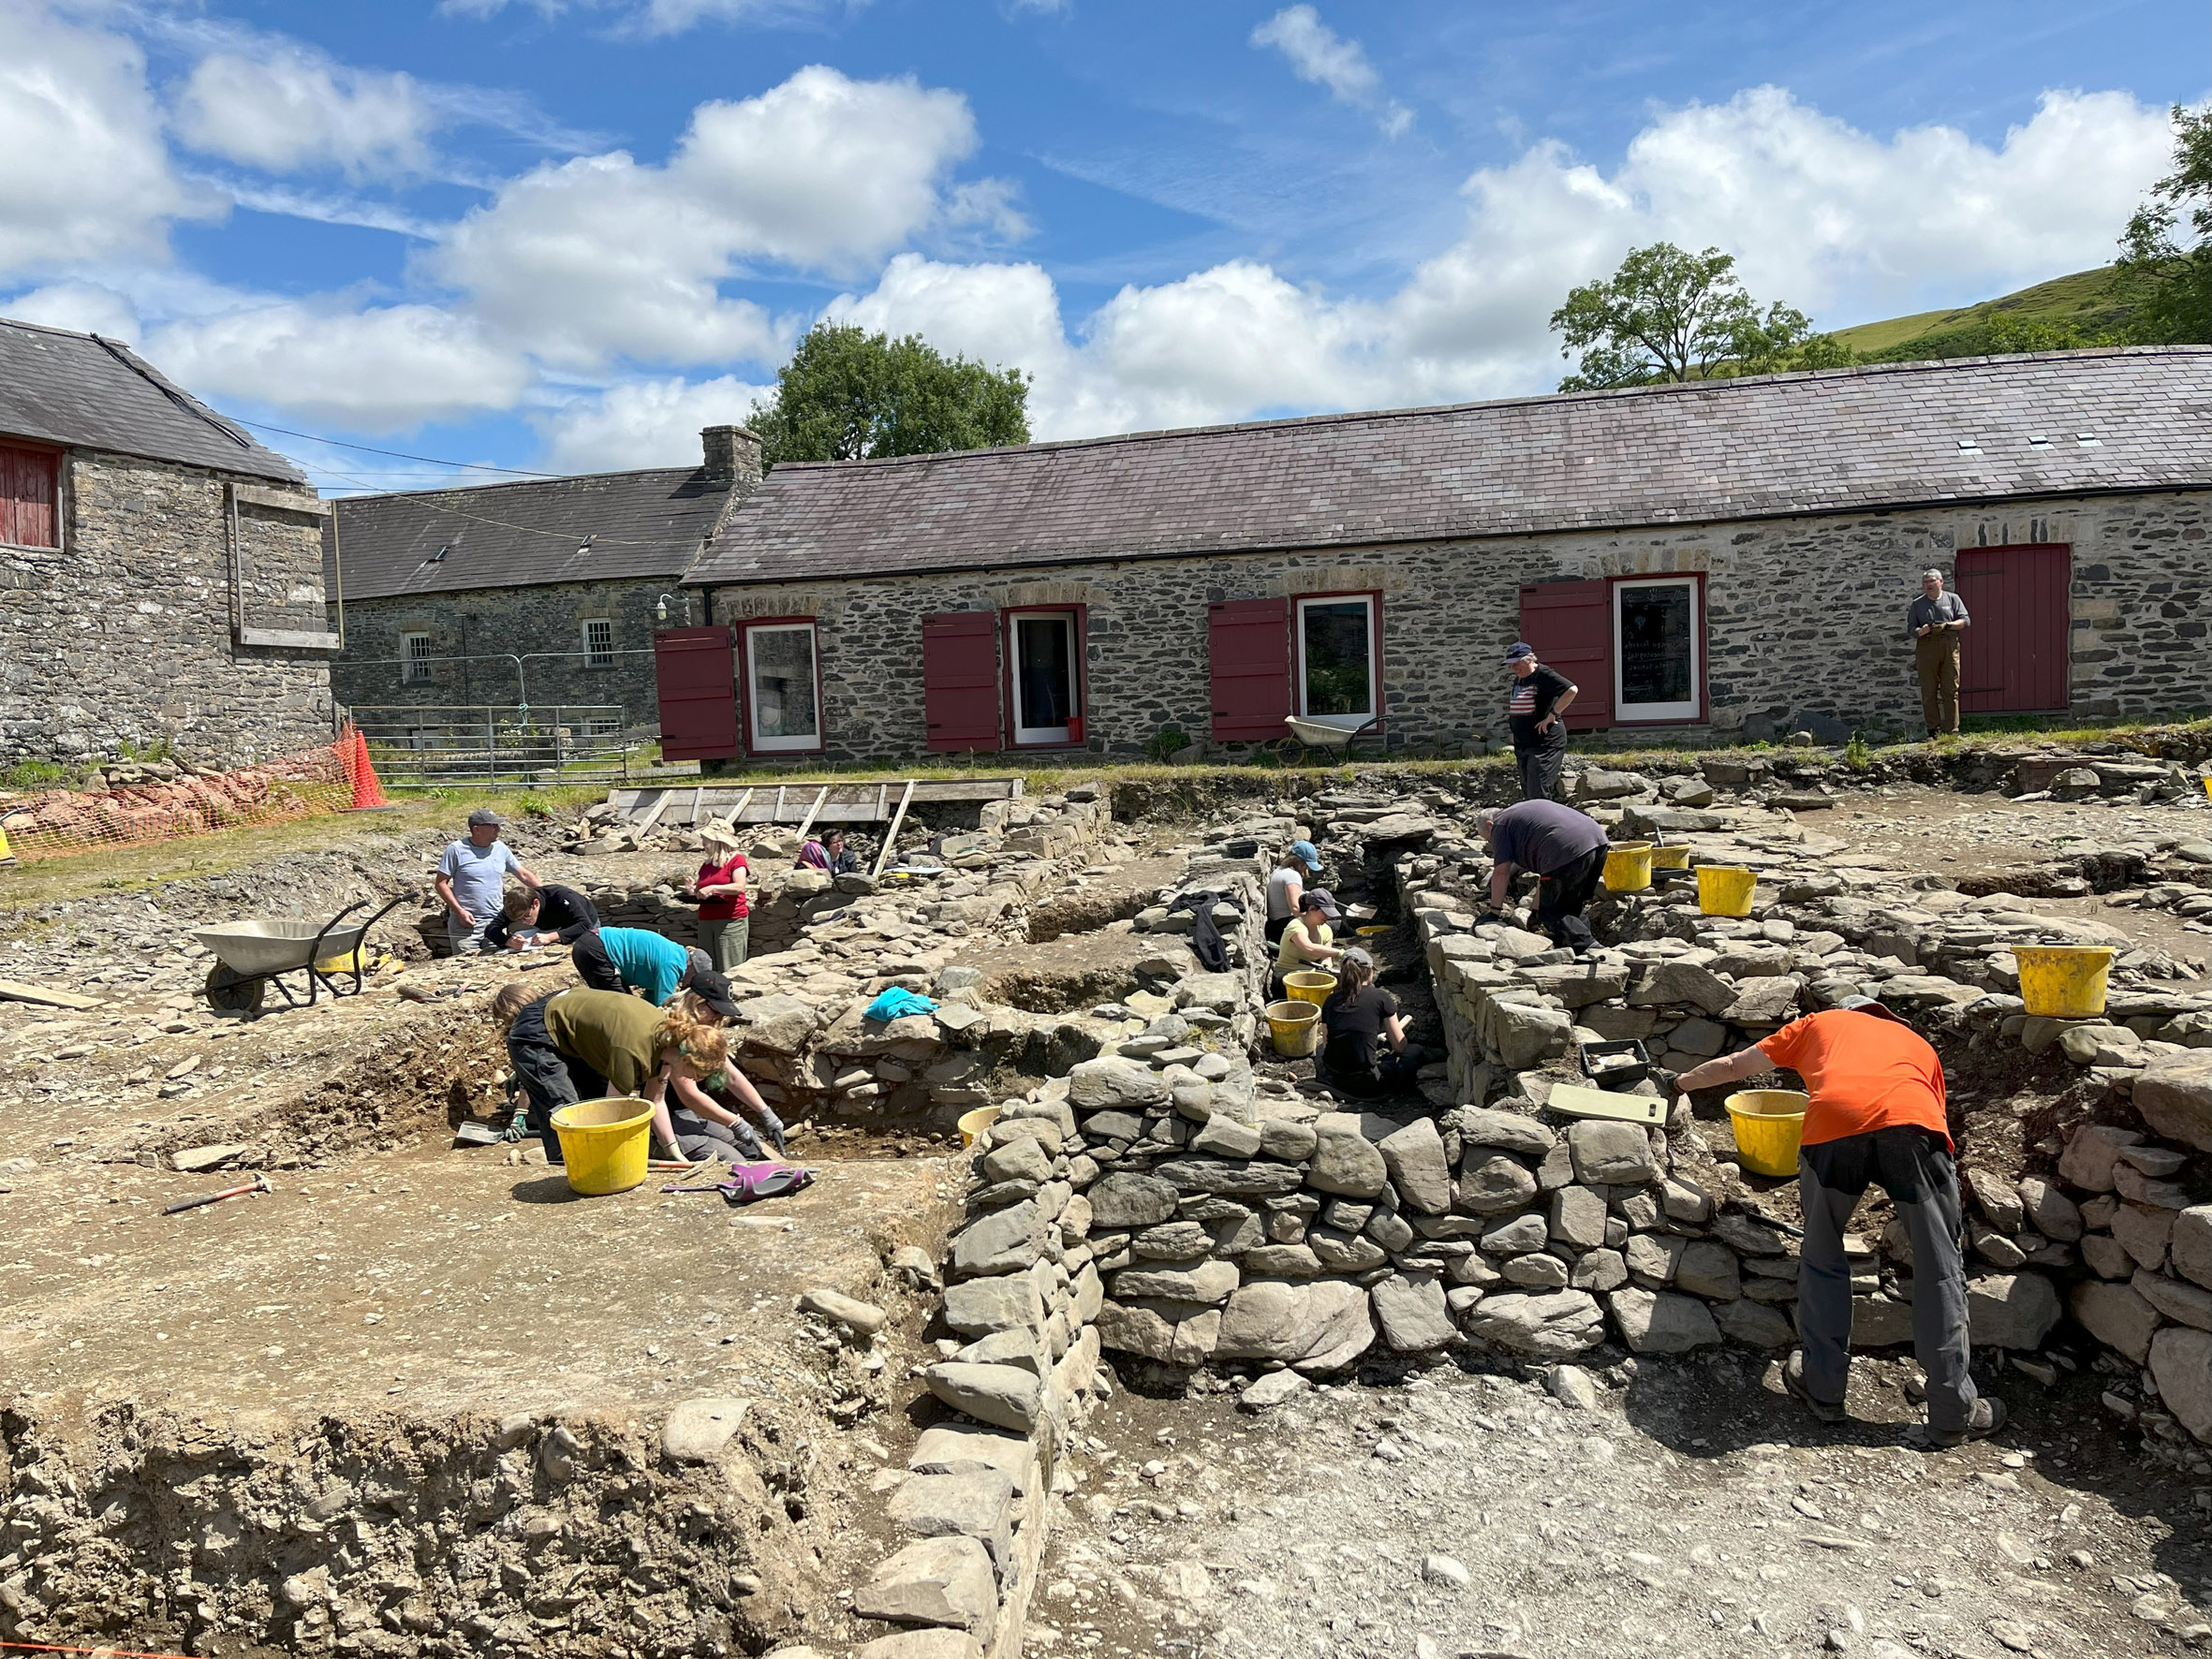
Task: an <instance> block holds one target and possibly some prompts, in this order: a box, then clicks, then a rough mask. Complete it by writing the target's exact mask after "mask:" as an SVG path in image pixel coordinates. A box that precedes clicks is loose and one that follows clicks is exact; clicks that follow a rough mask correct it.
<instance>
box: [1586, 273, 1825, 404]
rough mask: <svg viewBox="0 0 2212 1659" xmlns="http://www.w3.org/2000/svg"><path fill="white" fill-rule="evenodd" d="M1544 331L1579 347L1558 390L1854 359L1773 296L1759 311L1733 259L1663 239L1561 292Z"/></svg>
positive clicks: (1817, 366)
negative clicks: (1607, 273)
mask: <svg viewBox="0 0 2212 1659" xmlns="http://www.w3.org/2000/svg"><path fill="white" fill-rule="evenodd" d="M1552 327H1553V329H1554V330H1556V331H1557V332H1558V334H1559V337H1560V346H1559V355H1560V356H1561V357H1571V356H1573V355H1574V353H1576V352H1578V351H1579V352H1580V353H1582V360H1581V362H1580V363H1579V364H1578V365H1577V372H1576V373H1575V374H1570V375H1568V376H1567V377H1566V378H1565V379H1564V380H1562V381H1560V382H1559V389H1560V390H1561V391H1588V390H1591V389H1597V388H1600V387H1612V386H1649V385H1652V384H1654V383H1657V382H1660V381H1669V380H1703V379H1708V378H1712V377H1715V376H1718V375H1727V374H1774V373H1777V372H1778V371H1781V370H1784V369H1827V368H1836V367H1840V366H1841V365H1843V364H1846V363H1850V362H1854V361H1856V359H1855V358H1854V357H1853V356H1852V354H1851V350H1850V348H1849V347H1847V346H1845V345H1842V344H1841V343H1840V342H1838V341H1837V340H1836V337H1835V336H1834V335H1832V334H1817V333H1815V332H1814V331H1813V326H1812V319H1811V318H1810V317H1808V316H1806V315H1805V313H1804V312H1802V311H1799V310H1797V309H1795V308H1794V307H1792V306H1788V305H1783V304H1781V303H1779V302H1777V303H1775V304H1772V305H1769V306H1767V307H1766V308H1765V310H1763V311H1762V310H1761V309H1760V306H1759V301H1756V300H1754V299H1752V297H1751V295H1750V293H1749V292H1748V291H1747V289H1746V288H1745V286H1744V285H1743V282H1742V280H1741V279H1740V278H1739V277H1737V275H1736V274H1735V257H1734V256H1733V255H1732V254H1724V253H1722V252H1721V251H1720V250H1719V249H1718V248H1707V249H1706V250H1705V251H1704V252H1703V253H1702V254H1691V253H1686V252H1684V251H1683V250H1682V249H1681V248H1678V247H1676V246H1675V245H1674V243H1673V242H1654V243H1653V244H1652V245H1651V246H1650V247H1647V248H1636V249H1634V250H1632V251H1631V252H1630V255H1629V257H1627V258H1625V259H1623V260H1622V261H1621V265H1620V269H1619V270H1618V271H1616V272H1614V273H1613V275H1612V276H1611V277H1609V278H1607V279H1606V280H1605V281H1603V282H1594V283H1585V284H1583V285H1582V286H1580V287H1577V288H1572V289H1571V290H1569V292H1568V295H1567V302H1566V303H1565V304H1564V305H1562V306H1560V307H1559V309H1558V310H1556V311H1555V312H1553V313H1552Z"/></svg>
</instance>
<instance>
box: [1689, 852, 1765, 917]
mask: <svg viewBox="0 0 2212 1659" xmlns="http://www.w3.org/2000/svg"><path fill="white" fill-rule="evenodd" d="M1758 890H1759V873H1758V872H1757V871H1755V870H1737V869H1734V868H1733V867H1732V866H1730V865H1726V864H1700V865H1699V866H1698V908H1699V909H1700V910H1702V911H1703V912H1704V913H1705V914H1706V915H1707V916H1748V915H1750V914H1751V895H1752V894H1754V893H1756V892H1757V891H1758Z"/></svg>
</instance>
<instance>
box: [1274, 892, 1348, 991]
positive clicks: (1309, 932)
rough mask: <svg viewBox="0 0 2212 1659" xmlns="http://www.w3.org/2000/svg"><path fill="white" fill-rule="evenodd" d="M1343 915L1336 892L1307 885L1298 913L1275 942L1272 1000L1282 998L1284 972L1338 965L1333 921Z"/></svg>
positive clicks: (1301, 896) (1296, 972)
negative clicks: (1337, 901)
mask: <svg viewBox="0 0 2212 1659" xmlns="http://www.w3.org/2000/svg"><path fill="white" fill-rule="evenodd" d="M1342 915H1343V913H1342V912H1341V911H1339V910H1338V909H1337V908H1336V895H1335V894H1334V893H1332V892H1331V891H1329V889H1328V888H1306V889H1305V891H1304V892H1303V893H1301V894H1300V895H1299V896H1298V915H1297V917H1296V918H1294V919H1293V920H1292V921H1291V923H1290V926H1289V927H1287V928H1285V929H1284V930H1283V936H1282V937H1281V938H1280V939H1279V940H1277V941H1276V947H1275V976H1274V978H1273V979H1272V980H1271V981H1270V982H1269V988H1268V993H1267V994H1268V997H1269V999H1270V1000H1271V1001H1275V1002H1280V1001H1281V1000H1282V996H1283V976H1284V975H1285V974H1303V973H1305V972H1307V971H1309V970H1311V969H1315V968H1333V967H1335V965H1336V933H1335V929H1334V928H1332V927H1331V926H1330V924H1331V923H1332V922H1335V921H1337V920H1339V919H1341V918H1342Z"/></svg>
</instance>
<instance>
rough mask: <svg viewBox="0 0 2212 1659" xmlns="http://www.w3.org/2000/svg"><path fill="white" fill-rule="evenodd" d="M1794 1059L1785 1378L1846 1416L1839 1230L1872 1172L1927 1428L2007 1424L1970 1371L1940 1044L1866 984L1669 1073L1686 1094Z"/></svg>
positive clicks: (1830, 1414)
mask: <svg viewBox="0 0 2212 1659" xmlns="http://www.w3.org/2000/svg"><path fill="white" fill-rule="evenodd" d="M1783 1065H1786V1066H1788V1067H1789V1068H1790V1069H1791V1070H1792V1071H1794V1072H1796V1073H1797V1075H1798V1076H1799V1077H1801V1078H1803V1079H1805V1087H1806V1093H1807V1094H1810V1095H1811V1097H1812V1098H1811V1104H1810V1105H1809V1106H1807V1107H1806V1113H1805V1132H1804V1135H1803V1136H1802V1138H1801V1139H1800V1141H1799V1149H1800V1150H1799V1152H1798V1159H1797V1187H1798V1193H1799V1197H1800V1198H1801V1200H1802V1202H1803V1205H1804V1209H1805V1243H1804V1247H1803V1249H1802V1251H1801V1253H1800V1255H1799V1258H1798V1263H1797V1335H1798V1340H1799V1342H1800V1343H1802V1344H1803V1345H1802V1346H1801V1347H1800V1348H1799V1349H1798V1351H1797V1352H1796V1353H1794V1354H1792V1355H1791V1356H1790V1359H1789V1362H1788V1363H1787V1364H1786V1365H1784V1366H1783V1368H1782V1383H1783V1386H1784V1387H1787V1388H1788V1389H1789V1390H1790V1392H1791V1393H1792V1394H1793V1395H1795V1396H1796V1397H1797V1398H1798V1399H1799V1400H1801V1401H1803V1402H1805V1403H1806V1405H1807V1406H1808V1407H1810V1408H1811V1410H1812V1413H1813V1415H1814V1416H1815V1417H1819V1418H1820V1419H1821V1421H1822V1422H1824V1423H1839V1422H1842V1421H1843V1420H1844V1419H1845V1417H1846V1416H1847V1414H1846V1412H1845V1409H1844V1403H1843V1400H1844V1391H1845V1389H1846V1387H1847V1386H1848V1384H1849V1382H1850V1377H1851V1266H1850V1264H1849V1263H1848V1262H1847V1261H1846V1260H1845V1259H1844V1253H1843V1234H1844V1229H1845V1228H1846V1227H1847V1226H1850V1225H1851V1212H1852V1211H1854V1210H1856V1209H1857V1208H1858V1207H1859V1200H1860V1199H1861V1198H1862V1197H1865V1193H1866V1189H1867V1187H1869V1186H1871V1185H1873V1184H1875V1183H1876V1182H1880V1185H1881V1186H1882V1188H1883V1190H1885V1191H1886V1192H1887V1193H1888V1194H1889V1196H1890V1201H1891V1202H1892V1203H1894V1204H1895V1206H1896V1207H1897V1213H1898V1215H1899V1216H1901V1217H1902V1218H1903V1219H1904V1222H1905V1226H1906V1229H1907V1232H1908V1234H1909V1235H1910V1238H1911V1241H1912V1348H1913V1352H1914V1353H1915V1354H1917V1355H1918V1356H1919V1358H1920V1363H1921V1369H1922V1370H1924V1372H1926V1373H1927V1386H1928V1434H1929V1438H1931V1439H1932V1440H1933V1441H1935V1443H1936V1444H1937V1445H1939V1446H1963V1445H1964V1444H1965V1443H1966V1442H1968V1441H1969V1440H1974V1439H1978V1438H1980V1437H1981V1436H1982V1435H1984V1434H1989V1433H1993V1432H1995V1431H1997V1430H1998V1429H1999V1428H2001V1427H2003V1425H2004V1420H2005V1402H2003V1401H2001V1400H1998V1399H1995V1398H1985V1397H1983V1396H1980V1395H1978V1394H1977V1393H1976V1391H1975V1388H1974V1381H1973V1378H1972V1377H1971V1376H1969V1374H1968V1373H1967V1362H1968V1360H1969V1358H1970V1350H1969V1343H1968V1338H1967V1279H1966V1264H1965V1259H1964V1257H1963V1256H1962V1255H1961V1253H1960V1249H1959V1244H1960V1238H1959V1227H1960V1220H1961V1217H1960V1213H1959V1205H1958V1171H1957V1169H1956V1167H1954V1164H1953V1163H1952V1152H1953V1147H1952V1144H1951V1131H1950V1128H1949V1123H1948V1120H1947V1119H1946V1117H1945V1112H1944V1104H1943V1064H1942V1062H1941V1061H1940V1060H1939V1059H1938V1058H1937V1057H1936V1050H1934V1049H1932V1048H1930V1047H1929V1046H1928V1045H1927V1043H1926V1042H1925V1041H1924V1039H1923V1038H1922V1037H1921V1036H1920V1035H1919V1034H1917V1033H1916V1032H1914V1031H1912V1030H1910V1028H1909V1027H1907V1026H1906V1025H1905V1024H1904V1022H1903V1021H1901V1020H1898V1019H1897V1017H1896V1016H1895V1014H1892V1013H1891V1012H1890V1011H1889V1010H1888V1009H1887V1008H1885V1007H1883V1006H1881V1005H1880V1003H1878V1002H1874V1001H1872V1000H1870V999H1868V998H1866V997H1852V998H1850V999H1847V1000H1846V1001H1845V1002H1844V1003H1843V1004H1841V1005H1840V1006H1836V1007H1834V1008H1830V1009H1827V1010H1825V1011H1824V1012H1821V1013H1818V1014H1808V1015H1806V1017H1805V1018H1804V1019H1802V1020H1793V1021H1792V1023H1790V1024H1788V1025H1785V1026H1783V1027H1782V1029H1781V1030H1779V1031H1777V1032H1776V1033H1775V1034H1774V1035H1772V1036H1770V1037H1768V1038H1767V1039H1766V1040H1765V1041H1763V1042H1762V1043H1759V1044H1757V1045H1756V1046H1754V1047H1752V1048H1748V1049H1745V1050H1741V1051H1740V1052H1737V1053H1734V1054H1725V1055H1722V1056H1721V1057H1720V1058H1719V1059H1718V1060H1708V1061H1706V1062H1705V1064H1703V1065H1701V1066H1697V1067H1695V1068H1694V1069H1692V1070H1689V1071H1686V1072H1684V1073H1683V1074H1682V1075H1681V1076H1680V1077H1679V1078H1677V1079H1675V1083H1674V1086H1675V1087H1676V1088H1677V1089H1678V1090H1680V1091H1681V1092H1682V1093H1684V1094H1688V1092H1689V1091H1690V1090H1692V1089H1711V1088H1716V1087H1718V1086H1719V1085H1720V1084H1723V1083H1733V1082H1735V1081H1738V1080H1739V1079H1744V1078H1751V1077H1756V1076H1758V1075H1759V1074H1760V1073H1761V1072H1762V1071H1771V1070H1772V1069H1774V1068H1775V1067H1776V1066H1783Z"/></svg>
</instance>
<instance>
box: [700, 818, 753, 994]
mask: <svg viewBox="0 0 2212 1659" xmlns="http://www.w3.org/2000/svg"><path fill="white" fill-rule="evenodd" d="M699 838H700V840H701V841H703V842H704V843H706V853H707V859H706V862H705V863H703V864H701V865H700V867H699V874H698V875H696V876H695V877H693V878H692V883H691V886H692V889H693V891H694V892H695V893H697V894H698V897H699V947H700V949H701V950H703V951H705V952H706V953H707V955H709V956H710V957H712V958H714V962H715V972H717V973H722V974H727V973H729V972H730V969H732V968H737V967H743V966H744V965H745V935H746V932H748V930H749V928H750V926H751V924H750V921H749V920H748V918H749V916H750V914H751V912H750V907H749V906H748V905H747V903H746V902H745V888H746V886H747V885H748V882H749V879H750V875H751V866H749V865H748V864H746V862H745V854H743V853H741V852H739V851H738V850H737V834H736V832H735V831H734V830H733V829H730V828H728V827H727V826H725V825H721V824H709V825H708V826H707V827H706V828H705V829H702V830H700V835H699Z"/></svg>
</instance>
